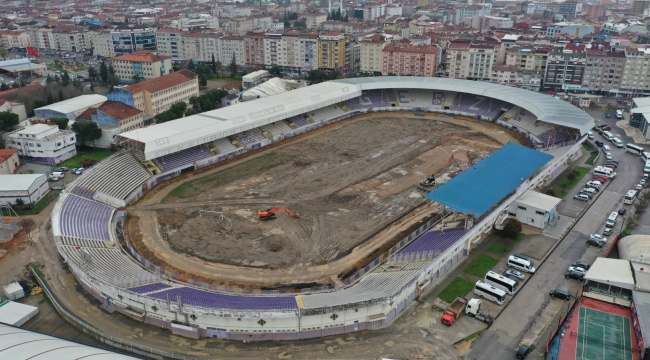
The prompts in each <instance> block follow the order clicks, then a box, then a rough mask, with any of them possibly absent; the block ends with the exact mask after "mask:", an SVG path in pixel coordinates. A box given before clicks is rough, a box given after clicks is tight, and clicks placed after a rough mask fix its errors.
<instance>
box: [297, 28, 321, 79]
mask: <svg viewBox="0 0 650 360" xmlns="http://www.w3.org/2000/svg"><path fill="white" fill-rule="evenodd" d="M299 38H300V54H299V55H298V56H300V61H301V64H302V66H301V67H302V68H304V69H305V70H314V69H317V68H318V65H319V64H320V59H319V48H318V38H319V34H318V33H314V32H312V33H302V34H300V35H299ZM303 60H304V61H303Z"/></svg>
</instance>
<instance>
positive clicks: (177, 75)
mask: <svg viewBox="0 0 650 360" xmlns="http://www.w3.org/2000/svg"><path fill="white" fill-rule="evenodd" d="M197 76H198V75H196V74H195V73H193V72H191V71H189V70H186V69H183V70H179V71H175V72H173V73H171V74H167V75H165V76H160V77H157V78H153V79H151V80H146V81H142V82H139V83H137V84H133V85H129V86H127V87H125V88H124V89H125V90H127V91H129V92H131V93H138V92H140V91H148V92H150V93H156V92H158V91H161V90H165V89H169V88H170V87H173V86H176V85H180V84H184V83H186V82H188V81H192V80H194V79H196V78H197Z"/></svg>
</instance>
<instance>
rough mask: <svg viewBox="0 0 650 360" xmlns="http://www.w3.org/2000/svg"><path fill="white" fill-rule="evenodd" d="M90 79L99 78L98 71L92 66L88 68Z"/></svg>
mask: <svg viewBox="0 0 650 360" xmlns="http://www.w3.org/2000/svg"><path fill="white" fill-rule="evenodd" d="M88 77H89V78H90V79H94V78H96V77H97V70H95V68H94V67H92V66H90V67H89V68H88Z"/></svg>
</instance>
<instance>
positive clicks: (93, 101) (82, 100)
mask: <svg viewBox="0 0 650 360" xmlns="http://www.w3.org/2000/svg"><path fill="white" fill-rule="evenodd" d="M21 89H22V88H21ZM105 101H106V96H104V95H97V94H93V95H81V96H77V97H73V98H71V99H68V100H63V101H59V102H57V103H54V104H50V105H46V106H43V107H40V108H38V109H34V110H52V111H56V112H59V113H62V114H69V113H72V112H75V111H80V110H85V109H87V108H88V107H90V106H93V105H97V104H100V103H103V102H105Z"/></svg>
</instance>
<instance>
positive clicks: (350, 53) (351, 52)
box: [343, 38, 361, 72]
mask: <svg viewBox="0 0 650 360" xmlns="http://www.w3.org/2000/svg"><path fill="white" fill-rule="evenodd" d="M360 69H361V43H359V42H358V41H357V40H356V39H352V38H346V39H345V67H344V69H343V70H344V71H345V72H358V71H359V70H360Z"/></svg>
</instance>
